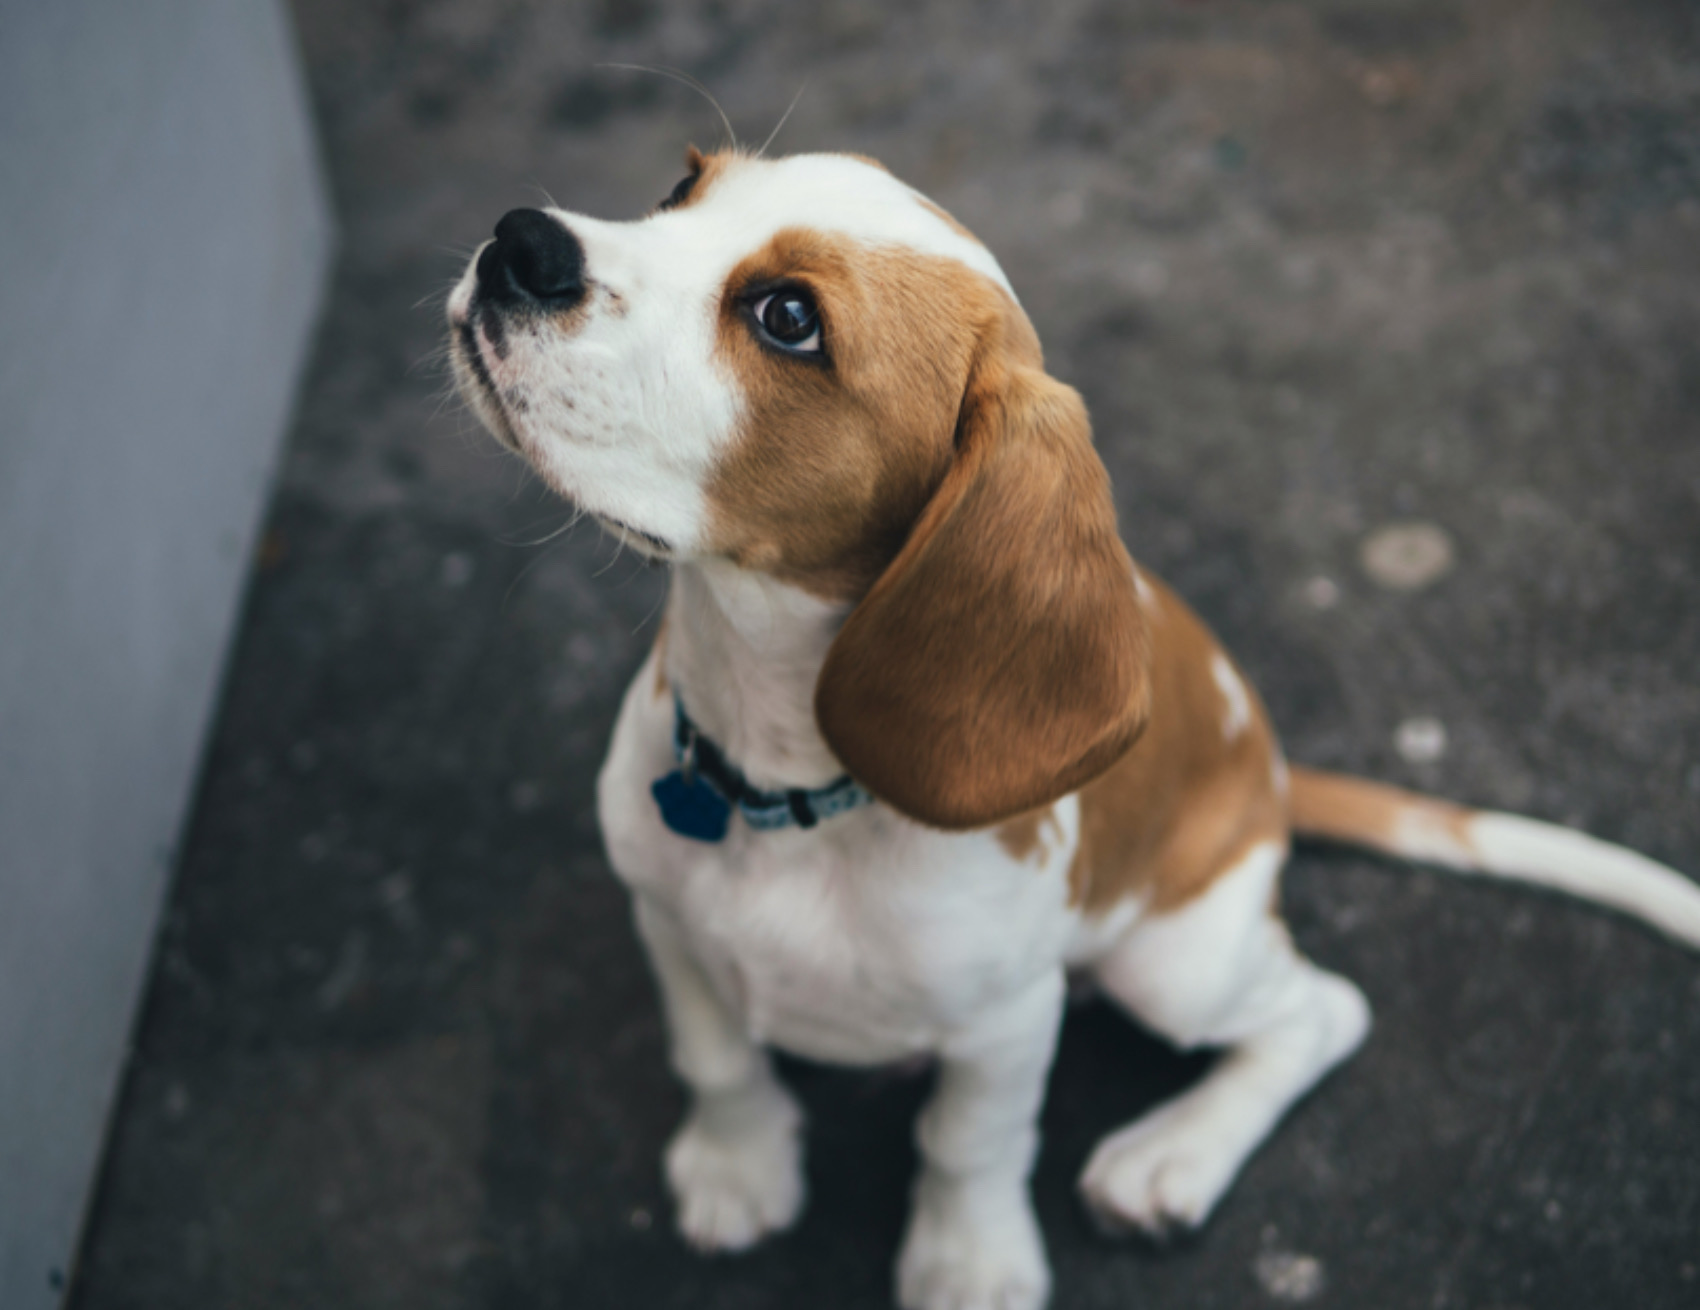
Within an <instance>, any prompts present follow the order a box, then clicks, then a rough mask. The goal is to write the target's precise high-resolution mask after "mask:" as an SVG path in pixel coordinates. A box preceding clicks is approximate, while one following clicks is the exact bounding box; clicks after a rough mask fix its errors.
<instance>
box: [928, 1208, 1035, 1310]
mask: <svg viewBox="0 0 1700 1310" xmlns="http://www.w3.org/2000/svg"><path fill="white" fill-rule="evenodd" d="M1050 1293H1051V1271H1050V1267H1049V1266H1048V1265H1047V1264H1046V1263H1045V1247H1044V1243H1043V1241H1042V1240H1041V1239H1040V1237H1039V1226H1038V1224H1037V1222H1035V1220H1034V1218H1033V1209H1032V1206H1031V1205H1029V1204H1028V1200H1027V1188H1026V1185H1025V1183H1023V1182H1021V1181H1020V1180H1016V1181H1014V1182H1013V1183H1010V1182H997V1183H989V1182H982V1183H980V1184H978V1185H975V1184H973V1183H960V1184H959V1183H954V1182H950V1181H947V1180H945V1179H943V1178H940V1177H939V1176H937V1175H924V1176H923V1177H922V1179H921V1181H920V1184H919V1185H918V1186H917V1187H916V1189H915V1206H914V1212H913V1213H912V1214H911V1215H910V1217H909V1232H908V1234H907V1235H906V1236H905V1237H904V1239H903V1254H902V1255H901V1256H900V1257H899V1258H898V1262H897V1300H898V1303H899V1304H900V1305H901V1306H902V1307H903V1310H1040V1307H1041V1306H1043V1305H1044V1304H1045V1301H1046V1300H1047V1298H1049V1296H1050Z"/></svg>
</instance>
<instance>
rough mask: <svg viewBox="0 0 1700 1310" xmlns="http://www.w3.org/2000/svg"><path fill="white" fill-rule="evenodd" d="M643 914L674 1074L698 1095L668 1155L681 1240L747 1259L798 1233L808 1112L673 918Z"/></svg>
mask: <svg viewBox="0 0 1700 1310" xmlns="http://www.w3.org/2000/svg"><path fill="white" fill-rule="evenodd" d="M636 913H637V927H638V935H639V936H640V937H641V938H642V940H643V944H644V946H645V947H646V948H647V950H648V952H649V962H650V965H651V967H652V968H653V969H654V971H655V977H656V981H657V982H658V983H659V984H660V988H661V1001H662V1007H663V1009H664V1011H665V1012H666V1017H667V1030H668V1038H669V1043H670V1047H671V1055H672V1061H673V1068H674V1070H675V1071H676V1072H677V1073H678V1075H679V1077H680V1078H681V1079H683V1080H684V1083H685V1085H686V1087H687V1088H689V1089H690V1095H691V1108H690V1110H689V1111H688V1112H687V1114H686V1115H685V1122H684V1123H683V1124H682V1125H681V1126H680V1128H679V1131H678V1132H677V1133H675V1134H674V1135H673V1140H672V1141H671V1142H669V1143H668V1145H667V1155H666V1167H667V1181H668V1184H669V1185H670V1186H671V1188H672V1190H673V1199H674V1201H675V1203H676V1204H677V1206H678V1223H679V1231H680V1232H681V1233H683V1234H684V1236H685V1239H686V1240H687V1241H688V1242H690V1243H691V1245H692V1246H695V1247H697V1248H698V1249H699V1250H702V1251H741V1250H744V1249H745V1248H746V1247H749V1246H752V1245H754V1244H755V1243H756V1242H757V1241H758V1240H759V1239H760V1238H762V1237H764V1236H766V1235H767V1234H768V1233H772V1232H778V1231H779V1230H780V1229H783V1228H786V1227H789V1226H790V1224H791V1223H792V1222H793V1221H794V1220H795V1219H796V1218H797V1215H798V1213H799V1212H800V1211H801V1210H802V1208H803V1171H802V1161H801V1148H800V1144H799V1141H798V1137H799V1134H800V1131H801V1128H802V1123H803V1116H802V1112H801V1111H800V1110H799V1109H798V1108H797V1104H796V1102H795V1101H793V1100H792V1099H791V1095H790V1093H788V1092H787V1091H786V1090H785V1089H784V1087H782V1086H781V1085H780V1083H779V1081H778V1079H776V1078H775V1077H774V1076H773V1070H772V1068H771V1067H770V1066H769V1064H768V1059H767V1053H766V1052H765V1051H763V1050H762V1049H761V1048H760V1047H758V1046H756V1045H755V1044H754V1043H753V1042H751V1041H750V1039H749V1037H748V1036H747V1035H746V1034H745V1033H744V1031H743V1030H742V1029H741V1028H740V1027H739V1026H738V1024H737V1022H736V1020H735V1019H734V1017H733V1016H732V1015H730V1014H728V1013H727V1012H726V1008H725V1007H724V1006H723V1005H722V1004H721V1003H720V1000H719V998H718V997H716V996H715V994H714V992H713V990H712V989H711V988H710V986H709V982H708V980H707V979H706V978H705V977H703V974H702V970H701V969H700V968H699V967H698V965H697V963H696V961H695V960H694V959H693V958H692V957H691V955H690V952H689V950H688V948H687V947H686V945H685V943H684V940H683V938H682V937H681V935H680V933H679V930H678V928H677V927H676V926H675V924H674V923H673V921H672V917H671V916H670V915H669V914H668V913H667V911H666V910H664V909H662V908H661V907H659V906H657V905H655V904H653V903H651V902H649V901H647V900H645V899H644V898H643V897H641V896H639V897H638V899H637V912H636Z"/></svg>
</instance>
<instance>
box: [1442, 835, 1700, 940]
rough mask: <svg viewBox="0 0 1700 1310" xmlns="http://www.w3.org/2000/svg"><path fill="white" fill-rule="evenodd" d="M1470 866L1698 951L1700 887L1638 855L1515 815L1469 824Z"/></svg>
mask: <svg viewBox="0 0 1700 1310" xmlns="http://www.w3.org/2000/svg"><path fill="white" fill-rule="evenodd" d="M1469 836H1470V846H1471V848H1472V850H1473V851H1474V853H1475V855H1476V856H1477V857H1478V859H1477V860H1475V861H1472V864H1473V865H1475V866H1476V867H1479V868H1480V869H1481V870H1482V871H1483V872H1485V873H1491V874H1495V875H1497V876H1499V877H1501V878H1511V879H1515V880H1516V881H1518V882H1528V883H1533V884H1535V885H1536V886H1539V887H1551V888H1553V889H1554V890H1557V891H1562V892H1568V893H1569V894H1570V895H1572V896H1580V897H1582V898H1584V899H1585V900H1590V901H1596V902H1598V903H1599V904H1601V905H1609V906H1611V907H1612V908H1613V909H1616V910H1622V911H1623V912H1624V913H1625V914H1631V915H1634V916H1636V917H1637V918H1640V919H1644V920H1646V921H1647V922H1648V923H1650V924H1652V925H1653V927H1655V928H1657V929H1658V930H1659V931H1660V932H1663V933H1666V934H1668V935H1669V936H1671V937H1674V938H1675V939H1676V940H1677V941H1679V942H1684V943H1686V944H1687V945H1689V946H1697V947H1700V887H1696V886H1695V884H1694V883H1693V881H1692V880H1690V879H1688V878H1685V877H1683V876H1682V875H1681V874H1680V873H1678V872H1677V871H1676V870H1675V869H1668V868H1666V867H1665V866H1664V865H1662V864H1659V863H1657V862H1655V861H1653V860H1649V859H1648V858H1647V857H1646V856H1644V855H1638V854H1636V853H1635V852H1634V851H1631V850H1625V849H1624V848H1623V847H1621V846H1613V845H1612V844H1611V843H1609V842H1603V841H1599V840H1598V839H1596V838H1593V837H1590V836H1588V835H1587V834H1586V833H1581V832H1571V831H1570V830H1568V829H1566V828H1560V827H1557V826H1555V825H1554V824H1550V823H1541V822H1539V821H1538V820H1535V819H1525V818H1523V817H1521V816H1520V815H1516V814H1496V813H1493V812H1485V813H1481V814H1477V815H1475V816H1474V817H1473V818H1472V819H1471V820H1470V823H1469Z"/></svg>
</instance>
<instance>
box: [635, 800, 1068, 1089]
mask: <svg viewBox="0 0 1700 1310" xmlns="http://www.w3.org/2000/svg"><path fill="white" fill-rule="evenodd" d="M1058 854H1059V855H1060V851H1059V852H1058ZM678 855H679V856H680V857H681V858H678V859H676V860H675V861H669V862H668V863H669V864H670V865H671V867H670V868H668V869H667V871H666V872H665V873H664V875H663V877H662V878H661V880H660V881H659V882H658V883H656V884H651V885H649V886H646V887H645V888H644V892H645V894H647V895H651V896H655V897H656V898H657V899H660V900H662V901H663V902H665V903H668V904H669V905H670V908H671V909H672V910H673V912H674V915H675V917H676V920H677V922H678V923H679V924H680V926H681V928H682V930H683V932H684V933H685V936H686V939H687V941H688V943H689V946H690V949H691V952H692V954H693V955H694V956H695V957H696V959H697V961H698V962H699V964H700V965H701V966H702V968H703V970H704V972H705V973H706V974H707V976H708V978H709V981H710V983H711V985H712V986H713V988H714V990H715V992H716V994H717V995H718V996H719V998H720V1000H721V1001H722V1003H723V1004H725V1006H726V1007H727V1009H728V1010H729V1011H730V1012H731V1013H732V1014H734V1015H736V1016H737V1017H738V1018H739V1020H740V1021H741V1023H742V1024H743V1026H744V1028H745V1029H746V1031H747V1032H748V1033H749V1035H750V1036H751V1037H752V1038H753V1039H755V1040H757V1041H760V1042H765V1043H770V1044H772V1045H775V1046H778V1047H781V1048H783V1049H786V1050H790V1051H793V1052H795V1053H797V1054H799V1055H804V1056H809V1057H812V1058H816V1059H822V1060H831V1061H834V1062H842V1063H858V1064H866V1063H878V1062H884V1061H891V1060H898V1059H902V1058H904V1057H906V1056H910V1055H913V1054H916V1053H919V1052H923V1051H928V1050H931V1049H934V1048H936V1047H937V1046H938V1044H939V1043H940V1041H941V1040H942V1039H943V1038H944V1037H946V1036H947V1035H948V1034H949V1033H951V1032H952V1031H956V1030H959V1029H961V1028H962V1027H964V1026H966V1025H968V1024H969V1023H971V1022H972V1021H973V1020H974V1019H975V1018H976V1017H977V1016H978V1015H980V1014H982V1013H983V1012H985V1011H986V1010H988V1009H990V1008H993V1007H995V1006H996V1005H997V1004H998V1003H999V1002H1000V1001H1001V1000H1003V999H1004V998H1006V997H1009V996H1013V995H1015V994H1018V993H1019V992H1020V991H1022V990H1023V989H1024V988H1025V987H1026V986H1028V985H1029V984H1030V983H1031V982H1032V980H1033V979H1034V978H1035V977H1036V976H1037V975H1038V974H1039V973H1042V972H1043V971H1045V970H1047V969H1049V968H1053V967H1055V963H1056V960H1057V958H1058V954H1059V949H1060V947H1059V943H1061V942H1062V941H1063V940H1064V939H1065V938H1066V937H1067V935H1068V933H1069V931H1070V929H1071V926H1072V924H1073V922H1074V915H1073V913H1072V911H1070V910H1069V909H1068V906H1067V903H1066V902H1067V896H1066V876H1065V872H1064V870H1065V869H1066V863H1063V862H1060V861H1058V862H1057V863H1059V864H1060V865H1061V867H1046V865H1044V864H1042V863H1041V862H1040V861H1039V860H1037V859H1031V860H1027V861H1018V860H1015V859H1013V858H1011V856H1010V855H1009V854H1008V853H1007V852H1006V851H1004V850H1003V849H1002V848H1001V847H1000V846H999V844H998V843H997V841H996V839H995V838H994V837H992V836H991V835H990V834H970V835H954V836H953V835H946V834H942V833H934V832H930V831H927V830H925V829H921V828H919V827H917V826H916V825H913V824H909V823H907V822H905V821H904V820H901V819H898V818H896V817H895V816H892V815H891V814H890V813H889V812H886V811H881V810H868V811H862V812H856V813H852V814H848V815H843V816H839V817H838V818H835V819H832V820H829V821H827V823H826V824H823V825H822V828H821V829H817V830H815V831H813V832H802V831H799V830H795V829H790V830H785V831H782V832H778V833H758V832H753V831H751V830H749V829H748V828H747V827H745V826H744V825H742V823H741V822H735V823H734V829H733V832H732V833H731V834H730V835H729V836H728V838H727V840H726V841H725V842H723V843H718V844H715V845H712V846H709V845H705V844H696V845H695V849H690V848H684V849H681V850H679V851H678Z"/></svg>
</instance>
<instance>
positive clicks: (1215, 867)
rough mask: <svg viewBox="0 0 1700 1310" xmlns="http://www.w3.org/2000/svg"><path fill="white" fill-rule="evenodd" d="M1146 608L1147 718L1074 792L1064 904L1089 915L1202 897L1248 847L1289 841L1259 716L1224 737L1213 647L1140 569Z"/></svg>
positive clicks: (1257, 706) (1268, 736)
mask: <svg viewBox="0 0 1700 1310" xmlns="http://www.w3.org/2000/svg"><path fill="white" fill-rule="evenodd" d="M1145 578H1146V580H1147V582H1148V583H1149V584H1150V594H1151V596H1152V604H1153V607H1154V608H1155V609H1156V610H1157V611H1158V613H1157V614H1156V615H1155V616H1154V621H1153V623H1152V625H1151V629H1152V634H1153V650H1152V656H1151V713H1150V719H1149V721H1148V722H1147V724H1146V727H1145V732H1144V733H1143V734H1142V735H1141V737H1140V739H1139V740H1138V741H1137V742H1135V743H1134V745H1133V747H1132V748H1131V749H1130V750H1129V751H1128V752H1127V753H1126V754H1125V755H1123V756H1122V757H1121V759H1119V760H1118V761H1117V762H1116V763H1115V764H1114V765H1112V766H1111V767H1110V769H1109V770H1108V771H1106V772H1105V773H1104V774H1103V776H1102V777H1100V778H1098V779H1097V780H1096V781H1095V782H1092V783H1089V784H1088V785H1087V786H1086V787H1084V788H1083V789H1082V790H1081V793H1080V845H1079V847H1078V849H1077V850H1076V852H1075V857H1074V864H1073V867H1072V868H1071V870H1070V875H1069V881H1070V892H1071V896H1070V899H1071V901H1072V902H1073V903H1074V904H1075V905H1077V906H1079V907H1080V908H1081V909H1082V910H1083V911H1084V912H1085V913H1087V914H1098V913H1102V912H1103V911H1105V910H1107V909H1109V908H1110V907H1111V906H1113V905H1115V904H1116V903H1117V902H1119V901H1122V900H1124V899H1125V898H1127V897H1129V896H1144V897H1146V898H1147V899H1148V904H1149V905H1150V908H1152V909H1153V910H1156V911H1158V912H1162V911H1165V910H1172V909H1174V908H1176V907H1177V906H1180V905H1183V904H1185V903H1186V902H1187V901H1189V900H1191V899H1193V898H1194V897H1195V896H1197V895H1199V894H1200V893H1201V892H1203V891H1204V890H1205V889H1206V888H1208V887H1209V886H1210V884H1211V883H1212V882H1213V881H1214V880H1215V878H1216V877H1217V875H1218V874H1221V873H1223V872H1225V871H1226V870H1228V869H1230V868H1232V867H1233V865H1234V863H1235V862H1236V861H1237V860H1238V859H1239V857H1240V856H1242V855H1243V854H1244V853H1245V852H1246V851H1247V850H1248V849H1249V848H1250V847H1251V846H1252V845H1253V844H1254V843H1256V842H1260V841H1277V842H1284V841H1285V840H1286V816H1285V813H1284V807H1283V805H1282V802H1281V799H1280V798H1279V796H1277V795H1276V792H1275V783H1274V778H1273V775H1272V770H1271V766H1272V763H1273V759H1274V749H1275V741H1274V735H1273V733H1272V731H1271V729H1270V727H1269V720H1268V716H1267V715H1266V714H1265V712H1264V709H1263V705H1262V703H1261V702H1259V701H1258V700H1257V698H1256V695H1255V693H1253V692H1252V691H1251V688H1250V686H1249V684H1248V685H1247V695H1248V696H1249V697H1250V698H1251V708H1252V716H1251V722H1250V724H1249V725H1248V726H1247V727H1246V729H1245V730H1244V731H1243V732H1241V733H1239V734H1238V735H1237V736H1235V737H1234V738H1232V739H1231V740H1225V739H1224V738H1223V735H1222V726H1221V725H1222V712H1223V701H1222V692H1221V690H1220V688H1218V687H1217V685H1216V682H1215V679H1214V678H1213V677H1212V676H1211V673H1210V659H1211V656H1212V655H1213V654H1215V653H1216V652H1217V651H1218V649H1219V647H1218V645H1217V642H1216V639H1215V638H1214V636H1212V635H1211V633H1210V631H1209V630H1208V629H1207V628H1206V627H1205V626H1204V624H1203V623H1202V622H1200V621H1199V619H1198V617H1197V616H1196V615H1194V614H1193V613H1192V611H1191V610H1189V609H1188V608H1187V607H1186V605H1185V604H1183V603H1182V602H1181V601H1180V600H1179V598H1177V597H1176V596H1175V595H1174V593H1173V592H1171V591H1170V590H1169V589H1168V588H1167V587H1164V586H1162V585H1161V584H1159V583H1157V582H1156V581H1155V580H1154V579H1153V578H1152V577H1151V575H1150V574H1149V573H1148V572H1147V573H1146V574H1145Z"/></svg>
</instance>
